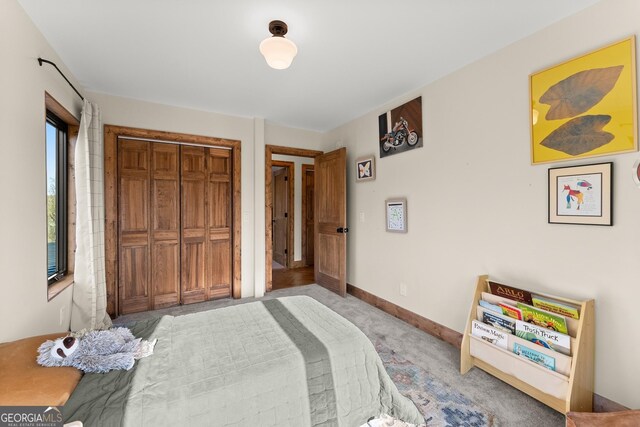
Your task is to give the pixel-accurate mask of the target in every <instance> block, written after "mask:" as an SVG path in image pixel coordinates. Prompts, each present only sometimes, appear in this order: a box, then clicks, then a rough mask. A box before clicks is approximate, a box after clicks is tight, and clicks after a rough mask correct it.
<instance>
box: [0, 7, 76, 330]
mask: <svg viewBox="0 0 640 427" xmlns="http://www.w3.org/2000/svg"><path fill="white" fill-rule="evenodd" d="M38 56H42V57H43V58H46V59H49V60H51V61H54V62H56V63H57V64H58V66H59V67H60V68H61V69H62V70H63V71H64V72H65V74H67V75H68V76H69V77H70V78H72V80H73V76H72V75H71V74H70V73H69V72H68V71H67V70H66V67H65V66H64V64H63V63H62V62H61V61H60V58H58V56H57V55H56V53H55V52H54V51H53V50H52V49H51V47H50V46H49V44H48V43H47V41H46V40H45V39H44V38H43V37H42V35H41V34H40V32H39V31H38V30H37V29H36V28H35V26H34V25H33V23H32V22H31V20H30V19H29V17H28V16H27V15H26V14H25V13H24V11H23V10H22V8H21V7H20V6H19V5H18V3H17V2H16V1H15V0H6V1H3V2H2V4H1V5H0V58H1V60H0V62H1V63H2V66H1V67H0V93H1V94H2V96H0V118H1V119H0V123H1V126H0V127H1V128H2V141H1V142H0V195H1V200H2V201H1V202H0V271H2V280H0V342H2V341H6V340H12V339H16V338H19V337H23V336H25V335H34V334H43V333H48V332H55V331H62V330H66V329H67V328H68V326H69V312H70V309H69V308H70V304H71V289H72V288H71V287H69V288H67V289H66V290H65V291H64V292H63V293H62V294H60V295H58V296H57V297H56V298H54V299H53V300H52V301H51V302H47V272H46V265H47V250H46V236H47V231H46V179H45V107H44V92H45V91H47V92H49V93H50V94H51V95H52V96H53V97H54V98H56V99H57V100H58V102H60V103H61V104H62V105H64V106H65V107H66V108H67V109H68V110H69V111H70V112H72V113H73V114H76V115H77V116H78V117H79V111H80V109H81V101H80V98H78V97H77V95H75V93H74V92H73V90H71V89H70V88H69V86H68V85H67V84H66V83H65V81H64V80H63V79H62V77H60V76H59V75H58V73H57V72H56V71H55V69H54V68H52V67H50V66H48V65H45V66H43V67H40V66H39V65H38V62H37V60H36V59H37V58H38ZM74 84H75V85H76V86H77V82H75V80H74ZM61 309H63V311H64V312H63V315H62V320H61V319H60V310H61Z"/></svg>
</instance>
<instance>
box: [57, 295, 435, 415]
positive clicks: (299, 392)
mask: <svg viewBox="0 0 640 427" xmlns="http://www.w3.org/2000/svg"><path fill="white" fill-rule="evenodd" d="M132 331H133V332H134V334H135V335H137V336H143V337H145V338H151V339H153V338H157V339H158V342H157V344H156V347H155V351H154V354H153V355H152V356H150V357H147V358H145V359H141V360H139V361H137V362H136V366H135V367H134V368H133V369H132V370H131V371H127V372H125V371H116V372H111V373H108V374H87V375H85V376H84V377H83V379H82V380H81V382H80V384H79V385H78V387H77V388H76V390H75V391H74V393H73V394H72V396H71V398H70V399H69V401H68V402H67V404H66V405H65V407H64V408H63V414H64V416H65V420H66V421H67V422H69V421H73V420H81V421H83V422H84V423H85V424H84V425H85V427H89V426H121V425H123V426H251V427H254V426H279V427H281V426H291V427H305V426H344V427H357V426H360V425H362V424H363V423H365V422H366V421H367V419H368V418H370V417H372V416H376V415H379V414H380V413H381V412H386V413H388V414H390V415H393V416H395V417H397V418H400V419H403V420H405V421H409V422H412V423H419V422H423V418H422V417H421V416H420V413H419V412H418V410H417V409H416V407H415V406H414V405H413V403H412V402H411V401H410V400H408V399H407V398H405V397H403V396H401V395H400V394H399V393H398V390H397V389H396V387H395V385H394V384H393V383H392V381H391V379H390V378H389V376H388V375H387V373H386V371H385V369H384V366H383V365H382V362H381V361H380V358H379V357H378V354H377V353H376V351H375V349H374V348H373V346H372V345H371V342H370V341H369V340H368V339H367V337H366V336H365V335H364V334H363V333H362V332H361V331H360V330H359V329H358V328H356V327H355V326H354V325H353V324H351V323H350V322H349V321H347V320H346V319H344V318H343V317H341V316H340V315H338V314H337V313H335V312H333V311H332V310H330V309H328V308H327V307H325V306H324V305H322V304H320V303H318V302H317V301H315V300H314V299H312V298H309V297H306V296H295V297H285V298H280V299H276V300H267V301H260V302H253V303H248V304H241V305H237V306H233V307H226V308H220V309H216V310H210V311H206V312H201V313H195V314H189V315H185V316H178V317H173V316H164V317H162V318H161V319H159V320H156V321H149V322H140V323H138V324H136V325H135V326H134V327H132Z"/></svg>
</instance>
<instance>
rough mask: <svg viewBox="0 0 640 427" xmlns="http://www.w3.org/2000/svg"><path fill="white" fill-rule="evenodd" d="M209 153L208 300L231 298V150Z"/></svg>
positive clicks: (207, 205)
mask: <svg viewBox="0 0 640 427" xmlns="http://www.w3.org/2000/svg"><path fill="white" fill-rule="evenodd" d="M205 152H206V153H207V161H206V168H207V198H206V211H207V218H206V219H207V224H206V226H207V230H208V246H209V247H208V248H207V257H206V259H205V262H206V272H205V274H206V281H205V283H206V284H207V292H206V298H207V299H216V298H226V297H228V296H230V295H231V281H232V274H231V271H232V268H231V251H232V247H231V244H232V239H231V230H232V228H233V223H232V220H231V218H232V215H231V182H232V180H231V173H232V165H231V150H225V149H221V148H205Z"/></svg>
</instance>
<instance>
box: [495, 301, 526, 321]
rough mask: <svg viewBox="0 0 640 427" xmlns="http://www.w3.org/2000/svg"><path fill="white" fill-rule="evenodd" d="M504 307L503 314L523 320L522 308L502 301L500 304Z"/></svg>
mask: <svg viewBox="0 0 640 427" xmlns="http://www.w3.org/2000/svg"><path fill="white" fill-rule="evenodd" d="M498 305H499V306H500V308H501V309H502V314H504V315H505V316H508V317H511V318H512V319H516V320H522V310H520V309H519V308H518V307H514V306H512V305H509V304H504V303H500V304H498Z"/></svg>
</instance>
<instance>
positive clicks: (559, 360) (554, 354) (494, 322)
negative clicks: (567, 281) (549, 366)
mask: <svg viewBox="0 0 640 427" xmlns="http://www.w3.org/2000/svg"><path fill="white" fill-rule="evenodd" d="M473 320H476V321H482V322H484V323H487V324H488V325H489V326H491V327H493V328H495V329H497V330H499V331H501V332H504V333H505V334H508V335H507V340H508V347H507V349H506V351H508V352H510V353H513V347H514V345H515V344H520V346H522V347H527V348H529V349H532V350H535V351H537V352H538V353H541V354H542V355H545V356H549V357H551V358H552V359H555V371H556V372H558V373H559V374H562V375H566V376H568V375H569V374H570V372H571V360H572V356H571V355H567V354H564V353H563V351H564V350H563V349H561V348H560V347H557V348H556V349H550V348H547V347H546V346H544V344H542V342H538V343H534V342H532V341H529V340H526V339H524V338H522V337H520V336H518V335H517V330H516V328H517V325H516V324H517V323H521V321H518V320H515V319H512V318H510V317H507V316H504V315H502V314H499V313H495V312H492V311H490V310H489V309H486V308H484V307H482V306H480V305H478V306H477V308H476V319H472V322H471V323H472V324H473ZM522 323H524V322H522ZM526 325H528V326H529V327H531V326H532V325H531V324H529V323H527V324H526ZM511 328H513V330H512V329H511ZM520 329H523V328H522V326H520ZM540 329H543V328H540ZM543 330H545V329H543ZM546 331H548V332H553V331H551V330H548V329H546ZM471 335H473V334H471ZM474 338H476V339H478V340H482V338H481V337H474ZM568 338H569V344H568V345H569V348H570V347H571V338H570V337H568ZM564 340H565V338H562V337H559V338H558V341H559V342H561V343H565V344H566V342H565V341H564ZM549 341H550V340H549ZM514 356H516V357H517V355H515V354H514Z"/></svg>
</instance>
